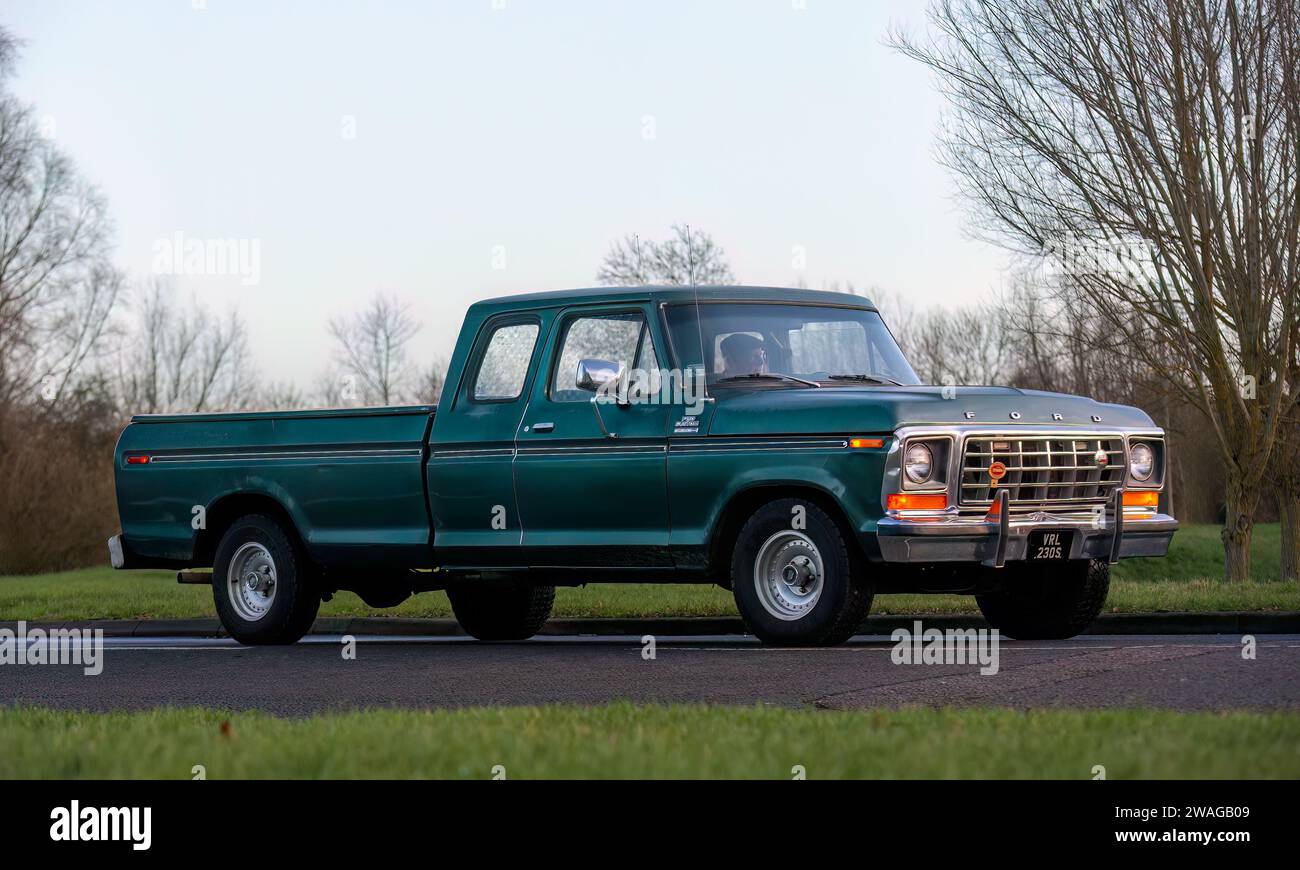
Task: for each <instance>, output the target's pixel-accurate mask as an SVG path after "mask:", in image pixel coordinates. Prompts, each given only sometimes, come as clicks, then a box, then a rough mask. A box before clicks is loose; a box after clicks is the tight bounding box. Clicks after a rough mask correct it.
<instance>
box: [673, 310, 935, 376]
mask: <svg viewBox="0 0 1300 870" xmlns="http://www.w3.org/2000/svg"><path fill="white" fill-rule="evenodd" d="M698 307H699V322H698V325H697V322H696V317H695V312H696V305H695V304H694V303H682V304H676V305H669V306H668V307H667V314H668V329H669V332H670V333H671V334H672V342H673V347H674V349H675V350H676V351H677V355H678V361H679V363H680V364H681V366H682V368H690V367H692V366H698V365H699V364H700V350H701V346H703V351H704V355H705V359H704V368H705V371H707V372H708V382H709V384H710V385H713V384H727V383H736V384H740V383H746V382H751V381H758V380H766V379H768V377H767V376H770V379H771V380H773V381H778V380H783V381H785V382H786V383H791V384H797V383H798V382H799V381H798V380H796V379H802V380H804V381H814V382H822V381H825V382H830V383H835V382H843V383H846V384H847V383H855V382H857V383H872V382H881V383H892V384H918V383H920V381H919V380H918V379H917V377H916V372H914V371H912V367H911V366H910V365H908V362H907V360H906V359H905V358H904V357H903V352H902V351H901V350H899V349H898V344H897V343H896V342H895V341H894V337H893V336H892V335H890V334H889V330H888V329H886V328H885V322H884V321H883V320H881V319H880V315H879V314H877V313H876V312H874V311H867V310H865V309H861V308H840V307H837V306H832V305H794V304H767V303H750V302H703V303H701V304H700V305H699V306H698ZM781 376H784V377H781ZM816 385H817V384H816V383H814V384H812V386H816Z"/></svg>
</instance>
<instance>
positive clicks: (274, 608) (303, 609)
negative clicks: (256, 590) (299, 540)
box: [212, 514, 320, 646]
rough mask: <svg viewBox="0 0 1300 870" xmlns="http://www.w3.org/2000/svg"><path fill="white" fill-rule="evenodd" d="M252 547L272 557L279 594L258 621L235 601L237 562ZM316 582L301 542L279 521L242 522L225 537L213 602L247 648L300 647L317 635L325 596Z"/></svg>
mask: <svg viewBox="0 0 1300 870" xmlns="http://www.w3.org/2000/svg"><path fill="white" fill-rule="evenodd" d="M251 545H259V546H260V547H261V548H263V550H264V551H265V552H266V553H267V554H269V556H270V559H271V561H272V562H273V575H274V590H275V591H274V596H273V597H272V599H271V601H270V604H269V606H268V607H267V608H266V610H265V612H264V613H263V614H262V615H261V616H260V617H257V618H254V619H250V618H248V617H247V615H246V614H247V610H248V605H247V604H244V603H241V602H237V601H235V600H232V590H231V589H230V585H229V576H230V570H231V561H232V559H234V558H235V556H236V554H237V553H242V552H244V548H245V547H246V546H249V547H250V548H252V549H254V550H255V547H251ZM242 558H243V557H242V555H241V559H242ZM312 577H313V570H312V567H311V565H310V564H309V563H308V561H307V559H306V558H305V557H304V556H303V554H302V553H301V552H300V551H299V549H298V547H297V545H296V539H295V538H294V537H293V536H292V535H291V533H290V532H288V531H286V530H285V528H284V527H283V526H282V525H281V524H280V522H279V521H278V520H276V519H274V518H272V517H269V516H265V515H262V514H251V515H249V516H245V517H241V518H239V519H238V520H236V521H235V523H234V525H232V526H231V527H230V528H229V529H227V530H226V533H225V534H224V535H222V537H221V543H220V544H218V545H217V552H216V558H215V559H214V560H213V564H212V598H213V600H214V601H215V602H216V605H217V615H218V616H220V617H221V624H222V625H223V626H225V628H226V631H227V632H228V633H229V634H230V636H231V637H233V638H234V639H235V640H237V641H239V642H240V643H243V644H249V645H252V646H256V645H266V644H291V643H296V642H297V641H298V640H299V639H301V638H302V636H303V635H304V634H306V633H307V632H308V631H310V630H311V625H312V623H313V622H314V621H315V620H316V612H317V611H318V610H320V592H319V590H318V589H317V586H316V584H315V583H314V582H313V579H312ZM241 582H242V580H241ZM241 610H242V611H244V613H242V614H241Z"/></svg>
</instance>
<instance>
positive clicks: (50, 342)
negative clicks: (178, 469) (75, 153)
mask: <svg viewBox="0 0 1300 870" xmlns="http://www.w3.org/2000/svg"><path fill="white" fill-rule="evenodd" d="M17 49H18V43H17V41H16V40H15V39H14V38H13V37H12V36H11V35H10V34H9V33H8V31H6V30H4V29H3V28H0V405H7V404H10V403H12V402H14V401H19V400H28V401H30V400H32V399H34V398H35V397H36V396H37V395H41V396H42V397H43V398H46V399H51V398H60V397H61V396H63V395H64V394H65V393H66V392H67V391H68V390H69V389H71V388H72V384H73V381H74V380H75V378H76V376H77V375H78V372H79V371H80V370H81V369H82V367H83V365H84V364H85V363H86V362H87V361H88V360H89V359H91V358H92V356H93V353H94V351H95V350H96V348H97V345H98V343H99V341H100V339H101V338H102V337H103V334H104V330H105V328H106V326H107V324H108V322H109V313H110V312H111V310H112V308H113V305H114V303H115V302H116V300H117V295H118V291H119V289H120V286H121V281H122V278H121V274H120V273H119V272H118V271H117V270H116V269H114V268H113V267H112V266H111V264H110V261H109V253H110V250H109V247H110V236H111V224H110V221H109V219H108V216H107V213H106V210H105V205H104V202H103V199H102V197H101V196H100V195H99V193H98V192H97V191H96V190H95V189H94V188H93V187H92V186H90V185H89V184H87V183H86V182H85V181H83V180H82V179H81V178H80V177H79V176H78V174H77V172H76V170H75V168H74V167H73V165H72V162H71V161H70V160H69V159H68V158H67V157H66V156H65V155H64V154H62V153H61V152H60V151H59V150H58V149H57V148H55V147H54V145H53V143H52V141H51V140H50V139H49V138H47V137H45V136H43V135H42V133H41V130H40V127H39V125H38V123H37V121H36V119H35V117H34V115H33V112H32V110H31V108H30V107H28V106H26V105H25V104H23V103H22V102H21V101H19V100H18V99H16V98H15V97H13V96H12V95H11V94H9V93H8V92H7V90H6V89H5V88H4V87H3V85H4V80H5V79H6V78H7V76H8V75H9V73H10V72H11V71H12V69H13V66H14V63H15V61H16V59H17Z"/></svg>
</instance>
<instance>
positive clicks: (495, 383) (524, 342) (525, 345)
mask: <svg viewBox="0 0 1300 870" xmlns="http://www.w3.org/2000/svg"><path fill="white" fill-rule="evenodd" d="M539 329H540V325H539V324H538V322H537V321H536V320H525V321H520V320H517V319H516V320H512V321H509V322H503V323H499V324H497V325H495V326H493V327H492V331H491V333H490V334H489V336H488V339H487V343H486V345H485V346H484V349H483V353H482V356H481V357H480V359H479V364H478V369H477V370H476V371H475V373H474V381H473V385H472V387H471V390H470V395H471V396H472V397H473V399H474V401H476V402H513V401H515V400H517V399H518V398H519V397H520V396H521V395H522V394H523V391H524V383H525V382H526V381H527V380H528V367H529V364H530V363H531V362H532V358H533V349H534V348H535V347H536V346H537V334H538V331H539Z"/></svg>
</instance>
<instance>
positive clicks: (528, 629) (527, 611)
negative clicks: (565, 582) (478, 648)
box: [447, 582, 555, 640]
mask: <svg viewBox="0 0 1300 870" xmlns="http://www.w3.org/2000/svg"><path fill="white" fill-rule="evenodd" d="M447 597H448V598H450V599H451V609H452V612H453V613H455V614H456V621H457V622H459V623H460V627H461V628H463V629H465V631H466V633H467V634H469V635H470V636H471V637H476V638H478V639H479V640H527V639H528V638H530V637H532V636H533V635H535V634H537V632H538V631H539V630H541V627H542V625H543V624H544V623H545V622H546V620H548V619H550V617H551V605H552V604H554V603H555V587H554V586H528V585H524V584H503V583H493V582H479V583H468V584H459V585H456V586H452V587H450V588H448V589H447Z"/></svg>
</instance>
